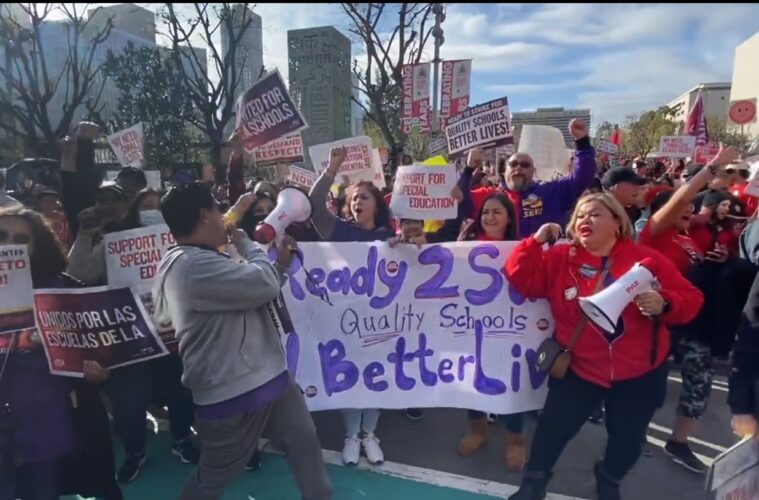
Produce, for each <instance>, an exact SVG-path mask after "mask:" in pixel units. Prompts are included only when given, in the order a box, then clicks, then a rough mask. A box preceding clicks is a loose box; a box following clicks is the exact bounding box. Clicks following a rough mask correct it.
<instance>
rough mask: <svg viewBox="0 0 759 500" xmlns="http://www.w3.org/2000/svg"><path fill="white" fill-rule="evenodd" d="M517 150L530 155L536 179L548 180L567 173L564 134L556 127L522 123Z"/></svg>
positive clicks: (567, 154)
mask: <svg viewBox="0 0 759 500" xmlns="http://www.w3.org/2000/svg"><path fill="white" fill-rule="evenodd" d="M519 152H520V153H525V154H528V155H530V157H531V158H532V162H533V164H534V165H535V178H536V179H538V180H542V181H548V180H551V179H555V178H556V177H557V176H562V175H566V173H567V164H568V163H569V158H570V156H569V153H568V152H567V146H566V143H565V142H564V136H563V135H562V133H561V130H559V129H558V128H556V127H549V126H548V125H523V126H522V134H521V136H520V138H519Z"/></svg>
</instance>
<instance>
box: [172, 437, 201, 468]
mask: <svg viewBox="0 0 759 500" xmlns="http://www.w3.org/2000/svg"><path fill="white" fill-rule="evenodd" d="M171 452H172V453H173V454H174V455H176V456H178V457H179V460H181V461H182V463H183V464H196V463H198V460H200V450H198V449H197V448H196V447H195V445H194V444H192V441H191V440H190V438H186V439H185V440H184V441H179V442H178V443H174V445H173V446H172V447H171Z"/></svg>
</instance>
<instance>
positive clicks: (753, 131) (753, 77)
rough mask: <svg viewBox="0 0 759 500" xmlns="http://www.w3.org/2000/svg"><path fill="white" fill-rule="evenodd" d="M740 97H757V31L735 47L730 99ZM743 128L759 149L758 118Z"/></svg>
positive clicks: (758, 96) (738, 98) (758, 78)
mask: <svg viewBox="0 0 759 500" xmlns="http://www.w3.org/2000/svg"><path fill="white" fill-rule="evenodd" d="M741 99H759V31H757V32H756V33H754V35H753V36H752V37H750V38H749V39H747V40H745V41H744V42H743V43H741V44H740V45H738V46H737V47H736V48H735V59H734V63H733V82H732V87H731V89H730V100H731V101H738V100H741ZM743 130H744V132H745V133H746V134H748V135H749V137H751V138H754V139H755V140H756V141H757V145H756V148H757V151H759V118H757V119H755V120H754V121H753V123H749V124H747V125H744V128H743ZM752 150H753V149H752Z"/></svg>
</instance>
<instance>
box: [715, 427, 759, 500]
mask: <svg viewBox="0 0 759 500" xmlns="http://www.w3.org/2000/svg"><path fill="white" fill-rule="evenodd" d="M707 488H708V489H709V490H710V491H714V492H716V494H715V496H714V498H715V500H736V499H753V498H759V443H757V441H756V439H754V438H753V437H749V438H745V439H744V440H742V441H740V442H738V443H736V444H735V445H733V446H732V447H730V449H728V450H727V451H724V452H723V453H721V454H720V455H719V456H718V457H717V458H715V459H714V463H713V464H712V466H711V467H710V468H709V474H708V476H707Z"/></svg>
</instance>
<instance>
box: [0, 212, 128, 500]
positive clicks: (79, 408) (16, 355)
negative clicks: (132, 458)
mask: <svg viewBox="0 0 759 500" xmlns="http://www.w3.org/2000/svg"><path fill="white" fill-rule="evenodd" d="M3 245H27V248H28V251H29V260H30V266H31V274H32V284H33V286H34V288H74V287H78V286H81V284H80V283H78V282H77V281H76V280H74V279H73V278H71V277H70V276H68V275H66V274H65V273H64V272H65V270H66V257H65V255H64V254H63V250H62V248H61V246H60V244H59V242H58V240H57V238H56V235H55V233H53V231H52V229H50V227H49V226H48V225H47V223H46V222H45V221H44V219H43V218H42V217H41V216H40V215H39V214H38V213H36V212H34V211H32V210H28V209H26V208H22V207H13V208H8V209H4V210H0V246H3ZM0 353H2V354H1V355H2V361H0V363H2V366H3V369H2V372H1V373H2V375H0V403H3V404H5V405H8V406H9V408H10V410H11V411H10V415H5V416H4V417H3V418H5V419H8V420H7V421H6V422H3V423H2V425H9V429H8V431H6V432H10V436H4V437H3V438H2V440H3V441H4V446H7V445H8V444H10V443H13V445H14V449H13V450H8V449H0V453H3V454H6V456H8V455H7V454H9V453H12V454H14V455H15V456H17V457H19V460H18V461H16V462H13V463H8V462H5V461H3V462H4V463H5V464H6V467H7V466H10V470H2V471H0V476H2V477H3V480H2V481H1V482H0V498H24V499H27V498H29V499H40V500H47V499H53V498H58V497H59V496H60V495H65V494H82V495H84V496H104V497H105V498H108V499H117V498H121V492H120V490H119V488H118V486H117V485H116V483H115V481H114V469H115V467H114V461H113V448H112V444H111V436H110V429H109V424H108V417H107V414H106V412H105V408H104V406H103V403H102V401H101V400H100V397H99V393H98V392H97V390H96V389H95V388H94V387H93V386H91V385H90V384H89V383H88V382H85V381H75V380H72V379H67V378H65V377H60V376H56V375H51V374H50V370H49V368H48V363H47V358H46V356H45V352H44V350H43V348H42V344H41V341H40V338H39V333H38V332H37V330H36V329H30V330H26V331H21V332H16V333H13V334H9V335H3V336H0ZM90 368H92V369H93V370H94V372H97V371H98V369H99V367H96V366H93V365H91V364H90V365H88V366H87V367H86V373H85V376H86V378H87V379H92V378H93V377H92V375H93V373H94V372H90V370H89V369H90ZM71 391H74V397H73V400H75V401H77V404H76V406H72V398H71V397H70V396H69V393H70V392H71ZM0 406H3V405H0ZM6 440H7V441H6ZM11 456H12V455H11Z"/></svg>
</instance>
